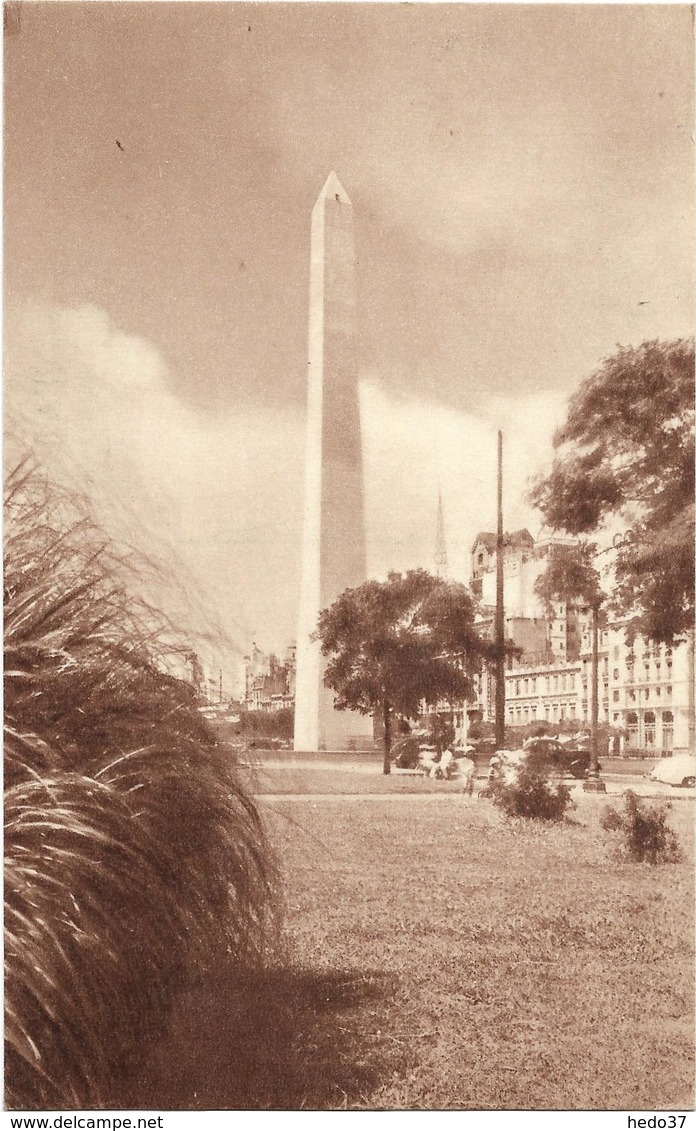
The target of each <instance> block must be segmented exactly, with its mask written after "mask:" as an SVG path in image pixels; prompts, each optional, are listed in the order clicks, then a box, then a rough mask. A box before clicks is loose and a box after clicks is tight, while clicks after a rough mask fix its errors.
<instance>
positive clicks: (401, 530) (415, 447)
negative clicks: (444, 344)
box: [361, 382, 565, 582]
mask: <svg viewBox="0 0 696 1131" xmlns="http://www.w3.org/2000/svg"><path fill="white" fill-rule="evenodd" d="M564 405H565V398H564V397H563V395H562V394H552V393H549V394H539V395H537V396H531V397H530V396H525V397H524V399H522V398H515V397H497V398H491V399H490V400H489V401H488V402H487V405H486V408H485V410H484V412H483V413H482V414H481V415H473V414H471V413H465V412H459V411H457V410H455V409H452V408H449V407H447V406H443V405H438V404H436V403H434V402H429V401H425V400H421V399H417V398H403V397H401V398H399V399H395V398H394V397H392V396H391V395H390V394H389V393H387V392H385V391H384V390H383V389H382V388H381V387H380V386H379V385H377V384H373V383H370V382H365V383H363V385H362V386H361V411H362V422H363V439H364V449H365V479H366V509H367V531H368V568H369V569H370V571H371V572H374V573H377V574H383V573H385V572H386V571H387V570H388V569H407V568H414V567H416V566H424V567H425V568H428V569H433V568H434V561H433V559H434V551H435V532H436V520H437V497H438V490H441V492H442V498H443V509H444V519H445V538H446V543H447V552H448V569H449V574H450V576H452V577H454V578H457V579H459V580H461V581H464V582H466V581H468V579H469V551H470V548H471V544H472V542H473V540H474V537H475V535H476V534H477V533H478V531H480V530H495V525H496V476H497V430H498V428H501V429H502V430H503V434H504V460H503V468H504V517H505V525H506V528H507V529H514V528H518V527H522V526H529V527H530V530H531V533H532V534H534V535H535V536H536V534H537V533H538V529H539V527H540V524H541V520H540V516H539V515H538V514H537V513H536V512H534V511H533V510H532V509H531V508H530V507H529V505H528V504H527V502H526V499H525V494H526V490H527V486H528V482H529V478H530V476H531V475H532V474H534V473H535V472H536V471H538V470H540V469H541V468H542V467H543V465H544V464H545V463H546V461H547V460H548V459H549V457H550V455H551V450H552V449H551V436H552V434H553V430H554V427H555V425H556V424H557V423H559V422H560V420H561V419H562V415H563V408H564Z"/></svg>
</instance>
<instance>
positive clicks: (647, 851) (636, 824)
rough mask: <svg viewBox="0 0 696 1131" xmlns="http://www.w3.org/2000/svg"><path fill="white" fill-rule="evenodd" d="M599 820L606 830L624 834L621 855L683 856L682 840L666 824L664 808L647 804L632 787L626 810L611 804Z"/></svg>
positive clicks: (659, 859)
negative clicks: (621, 810) (680, 844)
mask: <svg viewBox="0 0 696 1131" xmlns="http://www.w3.org/2000/svg"><path fill="white" fill-rule="evenodd" d="M600 823H601V825H602V828H603V829H605V830H606V831H607V832H618V833H620V834H621V841H620V855H623V856H625V857H626V858H627V859H629V860H634V861H636V862H637V863H639V864H640V863H643V862H646V863H648V864H676V863H678V861H679V860H680V859H681V852H680V849H679V842H678V840H677V838H676V836H675V834H674V832H673V831H672V829H671V828H670V827H669V825H668V824H667V813H666V811H665V810H664V808H662V807H661V806H656V805H646V804H645V802H644V801H641V799H640V798H639V797H638V796H637V794H635V793H634V792H633V790H631V789H628V790H626V793H625V794H624V811H623V813H619V812H618V810H616V809H614V808H613V807H612V806H610V805H608V806H607V808H606V809H605V811H604V813H603V814H602V817H601V822H600Z"/></svg>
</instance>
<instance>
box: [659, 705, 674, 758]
mask: <svg viewBox="0 0 696 1131" xmlns="http://www.w3.org/2000/svg"><path fill="white" fill-rule="evenodd" d="M673 746H674V715H673V714H672V712H671V711H663V712H662V749H663V750H671V749H672V747H673Z"/></svg>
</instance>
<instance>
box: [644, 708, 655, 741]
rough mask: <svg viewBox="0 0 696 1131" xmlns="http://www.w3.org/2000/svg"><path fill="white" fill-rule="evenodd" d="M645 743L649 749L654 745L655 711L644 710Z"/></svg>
mask: <svg viewBox="0 0 696 1131" xmlns="http://www.w3.org/2000/svg"><path fill="white" fill-rule="evenodd" d="M645 745H646V746H647V747H648V749H649V750H651V749H652V748H653V747H654V745H655V712H654V711H646V712H645Z"/></svg>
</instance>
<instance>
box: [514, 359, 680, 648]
mask: <svg viewBox="0 0 696 1131" xmlns="http://www.w3.org/2000/svg"><path fill="white" fill-rule="evenodd" d="M693 393H694V343H693V339H691V340H679V341H675V342H660V341H653V342H645V343H643V345H641V346H639V347H638V348H637V349H634V348H629V347H624V348H621V349H619V350H618V352H617V353H616V354H615V355H614V356H613V357H610V358H608V359H607V360H605V361H604V362H603V363H602V364H601V365H600V367H599V368H598V369H597V370H596V372H595V373H594V374H592V376H591V377H589V378H588V379H587V380H586V381H585V382H584V383H583V384H582V385H581V386H580V388H579V389H578V391H577V392H576V394H575V395H574V396H573V398H572V399H571V402H570V405H569V408H568V416H567V420H566V422H565V424H564V425H563V426H562V427H561V428H560V429H559V430H558V432H557V433H556V435H555V437H554V447H555V449H556V453H557V454H556V457H555V459H554V463H553V466H552V469H551V472H550V473H549V475H548V476H547V477H546V478H545V479H543V480H541V481H539V482H538V483H537V484H536V485H535V487H534V489H533V491H532V494H531V500H532V502H533V504H534V505H535V506H538V507H539V509H540V510H541V511H542V513H543V514H544V517H545V520H546V522H547V523H548V524H549V525H550V526H551V527H553V528H554V529H556V530H565V531H567V532H568V533H569V534H574V535H578V534H589V533H591V532H593V531H596V530H597V529H599V528H600V527H601V526H602V525H603V524H605V523H608V522H610V521H612V520H616V521H622V522H623V523H625V524H626V525H627V526H629V527H630V529H631V532H632V536H631V538H630V539H629V538H627V539H626V540H625V541H624V542H623V544H622V545H621V546H619V548H618V550H617V559H616V590H615V595H614V607H615V610H616V611H617V612H620V613H621V614H623V615H626V616H629V615H630V616H632V617H633V624H634V628H635V629H636V630H638V631H640V632H641V633H643V634H644V635H646V636H648V637H650V638H652V639H654V640H658V641H664V642H671V641H672V640H674V639H675V637H678V636H680V635H682V634H683V633H684V632H685V631H687V630H688V629H689V628H690V627H691V626H692V624H693V610H694V400H693Z"/></svg>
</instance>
